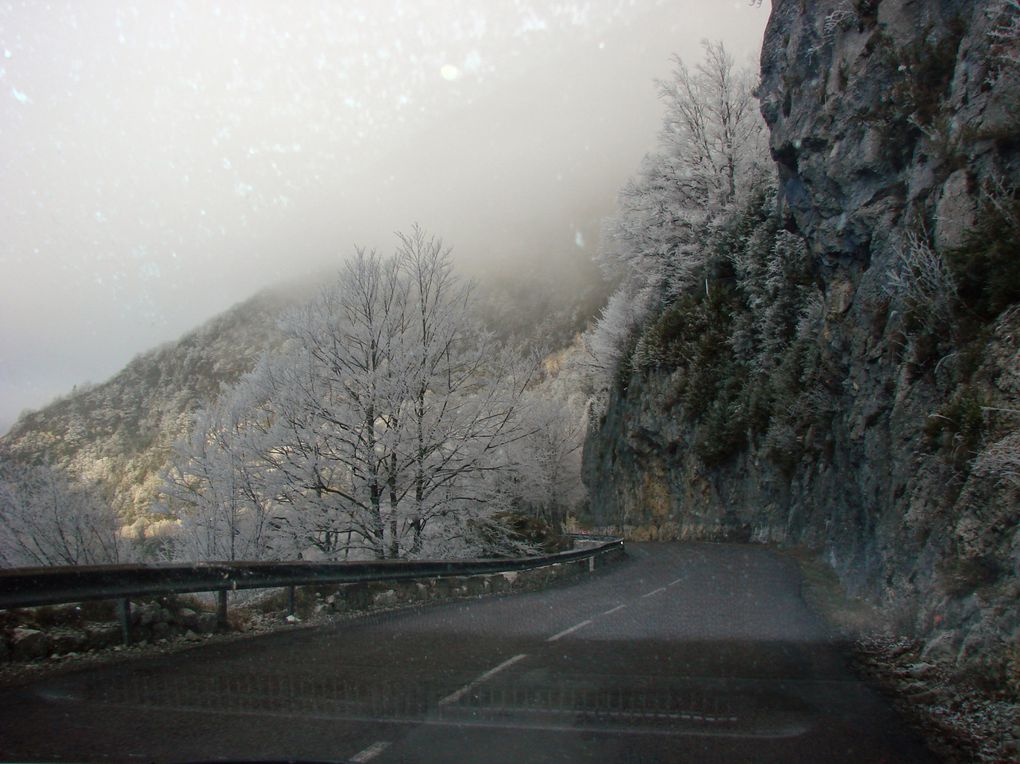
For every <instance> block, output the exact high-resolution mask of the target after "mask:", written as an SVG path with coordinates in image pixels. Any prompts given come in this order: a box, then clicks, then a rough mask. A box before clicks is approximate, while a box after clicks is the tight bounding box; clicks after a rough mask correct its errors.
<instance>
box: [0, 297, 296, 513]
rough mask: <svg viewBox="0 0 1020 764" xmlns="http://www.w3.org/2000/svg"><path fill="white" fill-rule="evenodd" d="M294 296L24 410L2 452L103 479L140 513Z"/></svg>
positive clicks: (271, 341)
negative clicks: (170, 458)
mask: <svg viewBox="0 0 1020 764" xmlns="http://www.w3.org/2000/svg"><path fill="white" fill-rule="evenodd" d="M293 299H294V296H293V295H292V294H291V293H290V292H288V291H286V290H280V291H266V292H263V293H261V294H259V295H256V296H255V297H252V298H251V299H249V300H247V301H245V302H243V303H240V304H238V305H235V306H234V307H233V308H231V309H229V310H227V311H226V312H224V313H223V314H221V315H220V316H217V317H216V318H214V319H212V320H211V321H209V322H207V323H206V324H204V325H203V326H201V327H200V328H198V329H196V330H194V331H192V332H190V333H189V334H187V335H185V336H184V337H182V338H181V339H180V340H178V341H176V342H172V343H168V344H166V345H164V346H162V347H159V348H156V349H154V350H150V351H148V352H146V353H143V354H141V355H139V356H137V357H136V358H135V359H134V360H132V361H131V362H130V363H129V364H128V365H127V366H126V367H125V368H124V369H123V370H122V371H121V372H119V373H118V374H116V375H115V376H114V377H112V378H111V379H109V380H108V381H106V382H103V383H102V384H97V385H94V386H90V387H86V388H84V389H82V388H78V389H76V390H75V391H74V392H72V393H70V394H69V395H67V396H65V397H63V398H61V399H58V400H57V401H54V402H53V403H51V404H50V405H48V406H46V407H44V408H42V409H40V410H39V411H33V412H29V413H27V414H24V415H22V416H21V417H20V418H19V419H18V421H17V422H16V423H15V424H14V426H13V427H12V428H11V430H10V432H9V433H7V435H5V436H4V437H3V438H2V439H0V453H3V454H4V455H5V456H8V457H10V458H14V459H18V460H24V461H29V462H49V463H51V464H53V465H55V466H57V467H59V468H61V469H64V470H66V471H67V472H68V474H70V475H72V476H74V477H77V478H80V479H82V480H83V481H85V482H86V483H88V484H91V485H93V486H96V487H98V488H99V489H100V490H101V492H102V493H103V495H105V496H106V498H107V499H108V500H109V501H110V502H111V504H112V505H113V507H114V508H115V509H116V510H117V511H118V513H119V514H120V515H121V517H122V518H123V519H124V520H125V521H130V520H133V519H135V518H137V517H139V516H140V515H142V514H143V513H144V512H145V511H146V509H147V508H148V506H149V503H150V501H151V499H152V497H153V496H154V495H155V491H156V489H157V486H158V478H159V471H160V469H162V467H163V466H164V464H165V463H166V459H167V455H168V454H169V451H170V447H171V446H172V444H173V443H174V441H175V440H176V439H177V438H179V437H180V436H181V435H183V434H184V433H185V432H187V430H188V426H189V424H190V418H191V415H192V414H193V413H194V411H195V409H196V408H197V407H199V406H200V405H202V404H203V403H204V402H206V401H209V400H211V399H213V398H215V396H216V395H217V394H218V392H219V390H220V387H221V386H222V385H226V384H230V383H232V382H234V381H236V380H237V379H238V378H239V377H240V376H241V375H242V374H244V373H245V372H247V371H248V370H250V369H251V368H252V366H253V365H254V363H255V361H256V359H257V358H258V357H259V355H260V354H261V353H262V352H264V351H265V350H268V349H271V348H272V347H273V346H274V345H276V344H278V343H279V342H281V341H282V336H281V334H280V333H279V331H278V330H277V326H276V321H277V317H278V315H279V312H280V311H281V310H282V309H283V308H284V307H285V306H286V305H288V304H291V303H292V301H293Z"/></svg>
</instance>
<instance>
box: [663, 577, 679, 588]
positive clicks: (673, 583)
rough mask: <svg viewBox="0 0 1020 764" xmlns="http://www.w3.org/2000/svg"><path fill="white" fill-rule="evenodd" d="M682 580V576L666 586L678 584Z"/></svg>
mask: <svg viewBox="0 0 1020 764" xmlns="http://www.w3.org/2000/svg"><path fill="white" fill-rule="evenodd" d="M681 581H683V579H682V578H678V579H677V580H676V581H670V582H669V583H668V584H666V586H676V585H677V584H679V583H680V582H681Z"/></svg>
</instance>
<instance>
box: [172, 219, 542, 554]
mask: <svg viewBox="0 0 1020 764" xmlns="http://www.w3.org/2000/svg"><path fill="white" fill-rule="evenodd" d="M471 299H472V297H471V290H470V287H469V286H468V285H466V284H464V283H462V282H461V281H460V280H459V278H458V277H457V276H456V274H455V273H454V271H453V268H452V265H451V260H450V251H449V250H448V249H447V248H445V247H444V246H443V244H442V242H441V241H440V240H439V239H436V238H434V237H431V236H429V235H428V234H426V233H425V232H424V231H423V230H422V229H421V228H418V227H415V228H414V229H413V230H412V232H411V233H409V234H406V235H400V236H399V242H398V246H397V249H396V252H395V253H394V254H393V255H392V256H390V257H381V256H379V255H377V254H376V253H374V252H368V251H365V250H358V251H357V252H356V253H355V255H354V256H353V257H352V258H351V259H350V260H348V261H347V262H346V263H345V265H344V266H343V268H342V270H341V272H340V274H339V275H338V278H337V280H336V281H335V282H334V283H333V284H331V285H329V286H327V287H324V288H323V289H322V291H321V293H320V295H319V296H318V297H317V298H316V299H314V300H312V301H310V302H309V303H307V304H306V305H304V306H302V307H301V308H300V309H297V310H295V311H293V312H292V313H291V314H290V315H289V316H288V317H287V318H286V319H285V321H284V323H283V329H284V331H285V334H286V335H287V337H288V339H287V342H286V343H285V350H284V351H283V352H282V353H281V354H278V355H276V356H272V357H267V358H265V359H263V361H262V362H261V363H260V365H259V366H258V367H257V368H256V369H255V371H253V372H252V373H251V374H249V375H248V376H247V377H245V378H244V379H243V380H242V382H241V383H240V384H239V385H238V386H237V387H236V388H233V389H231V390H228V391H226V392H225V393H224V395H223V396H222V397H221V398H220V399H219V401H218V402H217V403H216V404H215V405H214V406H212V407H210V408H209V409H207V410H206V411H205V412H203V413H202V414H201V415H200V416H199V418H198V419H197V420H196V423H195V424H196V427H195V429H194V434H193V436H192V437H191V439H190V440H189V441H186V442H182V443H180V444H179V445H178V447H177V455H176V459H175V464H174V469H173V470H171V471H170V472H169V473H168V474H167V476H166V489H165V493H166V499H167V505H166V506H167V510H168V511H169V512H172V513H174V514H176V515H177V516H179V517H180V518H181V521H182V534H181V543H180V544H179V546H178V549H177V554H178V556H182V557H186V558H189V559H194V558H217V559H222V558H235V557H237V556H238V555H244V556H247V557H253V558H256V559H259V558H274V559H281V558H302V557H303V558H317V559H349V558H364V557H374V558H396V557H406V556H420V555H427V554H443V555H452V554H467V553H469V551H470V550H471V548H472V543H473V540H472V539H473V537H474V535H477V534H476V533H475V529H476V528H477V527H478V526H479V524H480V523H481V522H482V521H483V520H484V517H485V516H486V515H487V514H492V513H494V512H495V511H496V510H497V509H498V508H499V506H500V504H499V502H498V501H497V491H498V487H499V480H500V476H501V475H502V474H503V473H505V472H507V471H508V470H510V469H511V468H512V466H513V465H512V460H511V457H510V453H509V452H510V449H511V448H512V447H513V444H514V443H516V442H517V441H518V440H520V439H521V438H523V437H525V435H526V434H527V432H526V429H525V424H524V421H523V417H522V415H521V408H522V396H523V394H524V389H525V387H526V385H527V384H528V381H529V380H530V378H531V375H532V373H533V372H534V363H527V362H524V361H522V360H521V359H520V358H519V357H518V356H517V355H516V354H515V353H512V352H509V351H508V349H507V348H504V347H500V346H497V345H496V344H495V343H494V341H493V340H492V338H491V337H490V336H489V335H487V334H486V333H485V332H483V331H481V329H480V328H479V327H478V326H477V325H476V324H475V323H473V322H472V320H471V319H470V318H469V316H471V315H472V311H471V310H470V309H469V308H470V302H471Z"/></svg>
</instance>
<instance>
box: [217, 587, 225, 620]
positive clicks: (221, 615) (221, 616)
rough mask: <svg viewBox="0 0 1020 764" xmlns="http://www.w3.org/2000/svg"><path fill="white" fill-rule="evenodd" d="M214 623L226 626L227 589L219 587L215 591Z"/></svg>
mask: <svg viewBox="0 0 1020 764" xmlns="http://www.w3.org/2000/svg"><path fill="white" fill-rule="evenodd" d="M216 625H217V626H222V627H224V628H225V627H226V626H227V590H226V589H220V590H219V591H218V592H216Z"/></svg>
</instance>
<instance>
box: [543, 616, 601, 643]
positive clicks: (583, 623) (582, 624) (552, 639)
mask: <svg viewBox="0 0 1020 764" xmlns="http://www.w3.org/2000/svg"><path fill="white" fill-rule="evenodd" d="M589 623H591V619H590V618H589V619H588V620H587V621H581V622H580V623H578V624H575V625H574V626H571V627H570V628H569V629H564V630H563V631H561V632H560V633H559V634H554V635H553V636H551V637H549V639H547V640H546V642H555V641H556V640H557V639H559V638H560V637H565V636H567V634H572V633H573V632H575V631H577V630H578V629H581V628H584V627H585V626H587V625H588V624H589Z"/></svg>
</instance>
